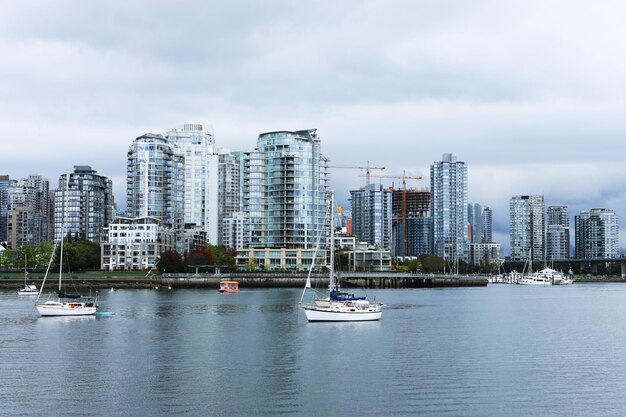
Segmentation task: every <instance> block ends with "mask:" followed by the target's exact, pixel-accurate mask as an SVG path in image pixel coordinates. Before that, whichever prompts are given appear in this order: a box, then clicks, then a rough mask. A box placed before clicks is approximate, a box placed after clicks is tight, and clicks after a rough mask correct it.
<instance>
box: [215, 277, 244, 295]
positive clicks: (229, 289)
mask: <svg viewBox="0 0 626 417" xmlns="http://www.w3.org/2000/svg"><path fill="white" fill-rule="evenodd" d="M218 291H219V292H222V293H236V292H239V282H237V281H228V280H225V279H223V280H221V281H220V288H219V290H218Z"/></svg>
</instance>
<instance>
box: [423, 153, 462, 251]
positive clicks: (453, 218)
mask: <svg viewBox="0 0 626 417" xmlns="http://www.w3.org/2000/svg"><path fill="white" fill-rule="evenodd" d="M430 189H431V193H432V198H431V205H430V212H431V218H432V219H433V232H432V233H433V238H432V243H433V252H432V253H433V254H434V255H437V256H440V257H442V258H444V259H446V260H449V261H455V260H459V259H467V256H468V254H467V244H468V236H469V230H468V224H467V166H466V165H465V162H461V161H457V158H456V156H454V155H452V154H444V155H443V157H442V160H441V161H438V162H434V163H433V165H431V167H430Z"/></svg>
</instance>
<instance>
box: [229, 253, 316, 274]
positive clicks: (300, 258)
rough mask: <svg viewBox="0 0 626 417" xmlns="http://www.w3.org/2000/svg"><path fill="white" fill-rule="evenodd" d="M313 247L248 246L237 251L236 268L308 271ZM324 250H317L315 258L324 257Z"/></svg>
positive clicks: (312, 255)
mask: <svg viewBox="0 0 626 417" xmlns="http://www.w3.org/2000/svg"><path fill="white" fill-rule="evenodd" d="M314 256H315V249H300V248H298V249H287V248H280V249H274V248H249V249H240V250H238V251H237V258H236V261H237V268H238V269H240V270H266V271H308V270H309V268H310V267H311V262H312V260H313V257H314ZM325 256H326V251H324V250H318V251H317V259H318V261H317V262H318V263H321V262H322V261H321V259H325Z"/></svg>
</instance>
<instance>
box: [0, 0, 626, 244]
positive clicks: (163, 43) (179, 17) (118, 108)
mask: <svg viewBox="0 0 626 417" xmlns="http://www.w3.org/2000/svg"><path fill="white" fill-rule="evenodd" d="M624 12H626V5H624V4H623V3H622V2H618V1H605V2H602V3H601V4H597V5H594V7H593V8H590V7H589V5H588V3H587V2H581V1H567V2H566V1H561V0H553V1H546V2H535V3H528V2H525V1H509V2H494V1H488V0H484V1H475V2H471V3H470V2H465V1H453V0H444V1H440V2H431V1H419V0H418V1H409V0H406V1H402V0H398V1H394V2H386V1H379V0H376V1H374V0H366V1H342V2H325V1H323V2H308V3H302V2H296V3H294V2H291V1H282V0H269V1H264V2H254V1H232V2H228V3H219V2H199V1H192V0H183V1H178V2H175V3H174V2H170V1H150V2H142V1H138V2H122V3H120V2H96V3H93V2H81V1H77V0H62V1H57V2H54V3H45V2H44V3H41V2H35V1H20V2H12V3H9V4H4V5H3V13H2V14H1V15H0V54H1V55H2V56H3V57H6V59H4V60H3V65H2V66H0V126H1V127H2V135H3V144H5V146H3V149H2V167H1V168H0V169H1V170H3V172H2V173H7V174H9V175H11V176H12V177H14V178H19V177H25V176H27V175H28V174H30V173H39V174H42V175H44V176H47V177H48V178H50V179H51V181H52V183H56V181H57V178H58V176H59V175H60V174H61V173H63V172H65V171H66V170H67V169H68V168H71V166H73V165H77V164H88V165H91V166H92V167H93V168H94V169H97V170H99V171H100V172H101V173H102V174H103V175H107V176H110V177H111V178H114V179H115V185H114V187H115V193H116V199H117V201H118V202H120V204H121V205H123V204H124V201H125V195H124V194H125V184H124V178H125V164H126V152H127V150H128V146H129V145H130V144H131V143H132V140H133V139H134V138H135V137H137V136H140V135H141V134H143V133H146V132H155V133H159V132H163V131H164V130H166V129H168V128H171V127H174V126H179V125H181V124H183V123H187V122H198V123H209V124H212V125H213V126H214V129H215V134H216V142H217V144H218V146H223V147H227V148H230V149H233V150H247V149H252V148H253V147H254V146H255V145H256V138H257V136H258V135H259V133H262V132H266V131H271V130H280V129H285V130H291V129H293V130H297V129H306V128H318V133H319V134H320V135H321V137H322V140H323V142H322V148H323V152H324V153H325V154H326V155H327V156H328V157H330V158H331V160H332V161H333V162H334V163H346V164H362V163H364V162H365V161H367V160H370V161H372V162H373V163H376V164H378V165H384V166H386V167H387V173H388V174H400V173H401V172H402V171H403V170H407V172H409V173H411V174H413V175H418V174H422V175H424V176H425V179H424V180H423V181H422V183H423V184H419V183H416V184H412V185H415V186H419V187H421V186H424V185H428V184H429V181H428V178H427V175H428V172H429V167H430V164H431V163H432V162H433V161H435V160H438V159H439V158H440V157H441V154H442V153H448V152H452V153H454V154H456V155H457V156H458V157H459V159H460V160H463V161H466V162H467V163H468V167H469V176H470V184H469V187H470V199H471V200H472V201H476V202H479V203H483V204H488V205H490V206H492V207H493V208H494V215H495V216H496V225H497V236H500V237H505V236H507V235H508V214H507V213H508V201H509V199H510V197H511V196H512V195H515V194H517V193H520V194H532V193H544V194H545V195H546V201H547V202H548V201H553V200H554V201H558V202H559V204H568V205H570V207H571V210H570V213H571V214H573V213H574V211H575V210H579V209H582V208H591V207H595V206H604V207H607V208H613V209H615V210H617V211H618V214H619V215H620V217H622V218H624V215H625V214H626V213H622V209H621V207H624V204H622V203H623V202H624V201H623V200H624V191H623V186H622V185H621V184H620V181H619V179H620V178H623V174H624V173H623V168H622V161H621V155H622V154H623V153H624V152H623V151H624V146H623V145H622V143H623V138H624V136H625V135H626V119H624V117H623V115H624V112H625V110H626V100H625V95H624V91H625V90H626V89H625V87H626V76H625V75H624V74H626V71H625V70H626V55H625V53H624V50H623V45H622V44H621V43H622V39H624V38H625V37H626V26H624V25H623V24H622V21H621V18H622V16H623V15H624ZM26 152H27V155H28V156H27V158H25V156H24V155H25V154H26ZM361 184H363V178H361V177H359V176H358V171H354V172H353V171H350V170H342V171H339V172H336V173H334V174H333V187H335V188H336V189H337V191H338V193H339V194H340V198H343V199H346V198H347V195H348V191H349V189H351V188H357V187H358V186H359V185H361ZM342 196H343V197H342ZM624 241H625V240H624V239H622V242H624ZM501 243H503V244H505V245H506V244H507V242H501Z"/></svg>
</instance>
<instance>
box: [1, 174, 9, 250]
mask: <svg viewBox="0 0 626 417" xmlns="http://www.w3.org/2000/svg"><path fill="white" fill-rule="evenodd" d="M10 184H11V180H10V179H9V176H8V175H0V242H6V241H7V240H8V235H7V227H8V216H9V185H10Z"/></svg>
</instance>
